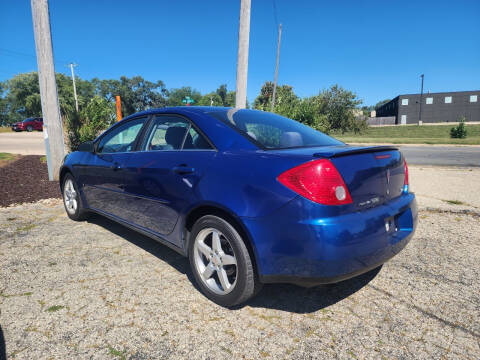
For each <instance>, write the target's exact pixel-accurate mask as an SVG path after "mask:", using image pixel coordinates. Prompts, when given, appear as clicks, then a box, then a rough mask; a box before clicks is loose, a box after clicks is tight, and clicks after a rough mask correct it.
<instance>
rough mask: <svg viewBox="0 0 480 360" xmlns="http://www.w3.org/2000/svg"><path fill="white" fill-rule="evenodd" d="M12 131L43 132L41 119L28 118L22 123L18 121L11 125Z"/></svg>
mask: <svg viewBox="0 0 480 360" xmlns="http://www.w3.org/2000/svg"><path fill="white" fill-rule="evenodd" d="M12 130H13V131H25V130H26V131H28V132H30V131H33V130H38V131H43V119H42V118H28V119H25V120H23V121H19V122H17V123H15V124H13V125H12Z"/></svg>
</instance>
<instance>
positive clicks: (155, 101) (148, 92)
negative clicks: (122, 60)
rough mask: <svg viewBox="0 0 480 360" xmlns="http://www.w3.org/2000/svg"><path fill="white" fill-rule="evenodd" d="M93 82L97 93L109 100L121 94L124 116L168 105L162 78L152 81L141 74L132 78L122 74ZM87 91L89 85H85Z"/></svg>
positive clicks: (166, 92)
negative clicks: (114, 78)
mask: <svg viewBox="0 0 480 360" xmlns="http://www.w3.org/2000/svg"><path fill="white" fill-rule="evenodd" d="M91 82H92V84H93V87H94V88H95V89H96V93H97V95H99V96H101V97H103V98H105V99H106V100H108V101H112V102H113V101H114V100H115V96H117V95H119V96H120V99H121V102H122V115H123V116H124V117H125V116H128V115H131V114H134V113H136V112H138V111H142V110H147V109H150V108H159V107H165V106H166V105H167V95H168V91H167V89H166V88H165V84H164V83H163V81H161V80H158V81H157V82H151V81H148V80H145V79H144V78H143V77H141V76H134V77H132V78H127V77H126V76H122V77H120V80H99V79H97V78H95V79H92V81H91ZM85 91H88V87H87V86H85Z"/></svg>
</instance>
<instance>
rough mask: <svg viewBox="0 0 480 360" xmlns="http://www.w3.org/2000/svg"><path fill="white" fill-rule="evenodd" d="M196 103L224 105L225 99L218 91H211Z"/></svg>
mask: <svg viewBox="0 0 480 360" xmlns="http://www.w3.org/2000/svg"><path fill="white" fill-rule="evenodd" d="M194 105H200V106H223V101H222V98H221V97H220V95H218V94H217V93H216V92H211V93H208V94H206V95H203V96H202V97H201V99H200V101H199V102H198V104H194Z"/></svg>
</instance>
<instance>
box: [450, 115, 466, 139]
mask: <svg viewBox="0 0 480 360" xmlns="http://www.w3.org/2000/svg"><path fill="white" fill-rule="evenodd" d="M450 137H451V138H452V139H465V138H466V137H467V129H466V128H465V118H464V117H462V118H460V123H459V124H458V125H457V126H454V127H452V128H451V129H450Z"/></svg>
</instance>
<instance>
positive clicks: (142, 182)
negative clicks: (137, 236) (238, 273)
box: [125, 115, 216, 246]
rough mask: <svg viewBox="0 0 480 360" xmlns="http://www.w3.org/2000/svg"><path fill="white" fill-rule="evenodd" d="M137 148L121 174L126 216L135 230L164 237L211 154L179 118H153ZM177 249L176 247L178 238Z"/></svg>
mask: <svg viewBox="0 0 480 360" xmlns="http://www.w3.org/2000/svg"><path fill="white" fill-rule="evenodd" d="M140 150H141V151H138V152H135V153H133V154H132V156H131V157H130V158H129V159H128V165H127V168H126V171H125V174H126V186H125V192H126V193H128V194H129V195H132V201H131V202H130V203H129V205H128V210H127V213H128V215H129V218H130V219H131V221H132V222H134V223H135V224H136V225H137V226H140V227H142V228H145V229H148V230H150V231H152V232H155V233H157V234H160V235H168V234H169V233H171V232H172V231H173V229H174V227H175V224H176V222H177V220H178V217H179V213H180V212H181V211H182V209H184V208H185V207H187V206H188V204H190V203H191V202H193V201H195V199H196V197H198V194H197V192H196V185H197V184H198V182H199V180H200V179H201V177H202V176H203V175H204V174H205V172H206V169H207V167H208V164H209V163H211V161H212V159H213V158H214V157H215V155H216V150H215V148H214V147H213V146H212V144H211V143H210V141H209V140H208V139H207V138H206V137H205V135H203V134H202V133H201V132H200V131H199V130H198V128H196V127H195V126H194V125H193V124H192V123H191V122H190V120H188V119H186V118H184V117H182V116H179V115H157V116H156V117H155V118H154V119H152V121H151V124H150V126H149V128H148V130H147V131H145V136H144V140H143V142H142V144H141V147H140ZM176 245H178V246H181V244H180V243H179V239H178V243H176Z"/></svg>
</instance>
